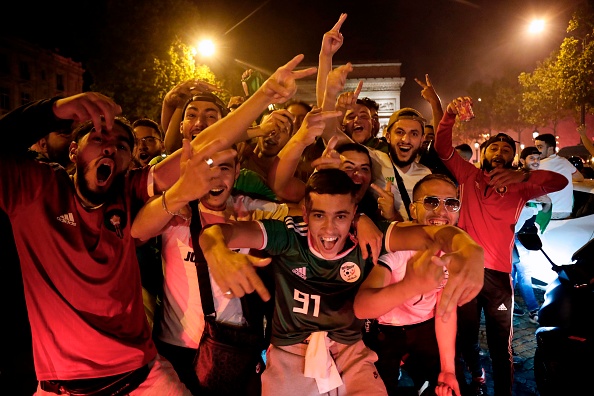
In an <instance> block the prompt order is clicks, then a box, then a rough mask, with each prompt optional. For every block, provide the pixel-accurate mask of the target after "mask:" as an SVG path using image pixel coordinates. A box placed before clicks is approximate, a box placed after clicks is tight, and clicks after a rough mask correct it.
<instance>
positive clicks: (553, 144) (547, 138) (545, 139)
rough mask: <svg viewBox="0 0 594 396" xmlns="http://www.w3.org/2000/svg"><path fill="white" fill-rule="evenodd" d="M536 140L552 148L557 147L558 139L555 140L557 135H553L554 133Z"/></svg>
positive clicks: (539, 136) (545, 134) (540, 136)
mask: <svg viewBox="0 0 594 396" xmlns="http://www.w3.org/2000/svg"><path fill="white" fill-rule="evenodd" d="M534 140H535V141H536V140H540V141H541V142H545V143H546V145H547V146H549V147H552V148H555V147H557V139H555V135H553V134H552V133H543V134H541V135H538V136H537V137H535V138H534Z"/></svg>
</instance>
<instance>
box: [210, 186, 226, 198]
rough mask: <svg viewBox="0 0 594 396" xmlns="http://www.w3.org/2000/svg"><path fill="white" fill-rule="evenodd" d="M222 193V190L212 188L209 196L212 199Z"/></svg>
mask: <svg viewBox="0 0 594 396" xmlns="http://www.w3.org/2000/svg"><path fill="white" fill-rule="evenodd" d="M223 191H225V189H224V188H213V189H212V190H210V192H209V194H210V195H211V196H212V197H218V196H219V195H221V194H222V193H223Z"/></svg>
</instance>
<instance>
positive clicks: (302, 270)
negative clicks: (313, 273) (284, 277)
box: [292, 267, 307, 279]
mask: <svg viewBox="0 0 594 396" xmlns="http://www.w3.org/2000/svg"><path fill="white" fill-rule="evenodd" d="M292 272H293V273H294V274H295V275H297V276H298V277H300V278H301V279H307V275H306V273H305V267H301V268H294V269H293V270H292Z"/></svg>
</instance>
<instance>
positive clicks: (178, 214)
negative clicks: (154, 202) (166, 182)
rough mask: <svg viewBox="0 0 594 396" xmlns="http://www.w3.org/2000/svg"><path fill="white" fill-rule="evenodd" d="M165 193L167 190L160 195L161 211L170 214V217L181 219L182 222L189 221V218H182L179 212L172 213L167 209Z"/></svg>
mask: <svg viewBox="0 0 594 396" xmlns="http://www.w3.org/2000/svg"><path fill="white" fill-rule="evenodd" d="M166 192H167V190H165V191H163V194H161V203H162V204H163V210H164V211H165V212H167V213H168V214H170V215H171V216H178V217H181V218H182V219H183V220H184V221H188V220H190V219H191V217H188V216H184V215H183V214H181V212H180V211H179V210H178V211H177V212H175V213H173V212H171V211H170V210H169V209H167V201H166V200H165V193H166Z"/></svg>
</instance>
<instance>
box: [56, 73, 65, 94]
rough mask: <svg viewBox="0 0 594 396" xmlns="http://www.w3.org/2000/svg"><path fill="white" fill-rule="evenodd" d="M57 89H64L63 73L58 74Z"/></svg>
mask: <svg viewBox="0 0 594 396" xmlns="http://www.w3.org/2000/svg"><path fill="white" fill-rule="evenodd" d="M56 89H57V90H58V91H64V75H62V74H56Z"/></svg>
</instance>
